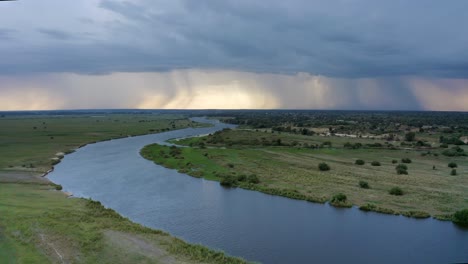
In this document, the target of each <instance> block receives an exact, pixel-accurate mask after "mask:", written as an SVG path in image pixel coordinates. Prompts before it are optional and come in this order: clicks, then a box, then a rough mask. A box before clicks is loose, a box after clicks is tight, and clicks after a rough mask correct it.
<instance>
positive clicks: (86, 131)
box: [0, 115, 245, 263]
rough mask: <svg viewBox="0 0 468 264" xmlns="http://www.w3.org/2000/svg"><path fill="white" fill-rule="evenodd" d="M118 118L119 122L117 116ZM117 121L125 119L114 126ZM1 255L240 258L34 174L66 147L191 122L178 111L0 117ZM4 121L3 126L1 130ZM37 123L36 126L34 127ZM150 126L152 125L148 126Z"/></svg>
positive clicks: (22, 259)
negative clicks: (67, 191)
mask: <svg viewBox="0 0 468 264" xmlns="http://www.w3.org/2000/svg"><path fill="white" fill-rule="evenodd" d="M116 120H119V121H116ZM119 124H124V125H119ZM0 126H1V127H2V131H1V132H0V141H1V142H2V143H3V144H2V146H1V147H0V150H1V152H2V154H3V153H5V155H2V157H1V159H0V165H2V167H0V259H2V260H7V261H8V263H48V262H51V263H154V262H158V263H245V261H244V260H241V259H239V258H234V257H229V256H227V255H225V254H224V253H222V252H219V251H214V250H211V249H208V248H206V247H203V246H200V245H192V244H188V243H186V242H184V241H182V240H180V239H178V238H174V237H171V236H170V235H169V234H167V233H164V232H162V231H159V230H154V229H150V228H146V227H144V226H141V225H139V224H136V223H133V222H131V221H130V220H128V219H127V218H124V217H122V216H120V215H119V214H117V213H116V212H115V211H113V210H111V209H107V208H105V207H103V206H102V205H101V204H100V203H99V202H95V201H91V200H87V199H81V198H73V199H70V198H67V194H65V193H63V192H61V191H58V190H57V189H60V188H57V186H56V185H55V184H53V183H51V182H50V181H48V180H47V179H46V178H43V177H41V175H43V173H45V172H47V171H49V170H50V169H51V168H52V167H53V164H56V163H57V162H58V161H59V160H60V158H61V157H62V155H58V156H57V155H56V154H57V153H60V152H62V153H66V152H68V153H71V151H70V150H72V149H75V148H78V147H80V146H83V145H85V144H86V143H93V142H97V141H103V140H109V139H111V138H116V137H119V136H121V134H122V133H125V136H127V133H126V132H127V131H125V128H128V129H129V130H128V132H132V133H128V135H132V134H133V133H134V134H135V135H139V134H147V133H150V132H158V131H169V130H173V129H180V128H184V127H191V126H197V124H194V123H192V122H191V121H189V120H188V119H186V118H184V117H180V116H178V117H175V116H173V115H171V116H164V115H162V116H154V115H146V116H145V115H118V116H116V115H105V116H103V117H101V118H91V117H83V116H78V117H43V116H42V117H40V118H37V117H27V118H26V117H12V118H5V119H2V120H0ZM3 128H5V129H3ZM38 130H40V131H38ZM150 130H152V131H150Z"/></svg>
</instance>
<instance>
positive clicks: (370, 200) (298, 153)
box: [141, 112, 468, 224]
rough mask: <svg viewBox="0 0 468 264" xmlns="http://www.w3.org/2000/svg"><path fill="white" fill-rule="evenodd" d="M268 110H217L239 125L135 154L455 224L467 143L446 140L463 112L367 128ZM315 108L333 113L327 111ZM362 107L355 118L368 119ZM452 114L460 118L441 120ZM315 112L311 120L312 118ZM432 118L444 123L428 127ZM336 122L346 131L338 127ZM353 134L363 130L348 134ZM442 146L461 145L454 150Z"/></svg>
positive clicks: (466, 185) (302, 194)
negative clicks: (288, 116) (450, 122)
mask: <svg viewBox="0 0 468 264" xmlns="http://www.w3.org/2000/svg"><path fill="white" fill-rule="evenodd" d="M268 113H269V115H266V114H265V112H260V113H257V114H256V113H252V114H251V115H250V116H249V119H248V120H244V118H246V116H247V114H245V112H244V113H242V114H238V115H236V114H235V113H234V114H233V113H231V114H233V116H231V117H226V116H223V117H220V116H218V117H217V118H221V119H223V120H225V121H226V122H229V123H235V124H241V127H240V128H239V129H235V130H230V129H226V130H223V131H220V132H217V133H214V134H212V135H208V136H205V137H196V138H187V139H181V140H172V141H171V142H172V143H176V144H178V145H184V146H186V147H168V146H161V145H150V146H147V147H145V148H144V149H143V150H142V152H141V154H142V155H143V156H144V157H145V158H147V159H150V160H153V161H155V163H157V164H161V165H163V166H165V167H168V168H173V169H177V170H179V171H180V172H183V173H187V174H189V175H192V176H195V177H203V178H205V179H209V180H217V181H220V182H221V184H222V185H223V186H233V187H236V186H238V187H241V188H245V189H251V190H257V191H260V192H264V193H268V194H273V195H281V196H286V197H289V198H293V199H301V200H307V201H312V202H321V203H323V202H326V201H329V202H331V204H332V205H335V206H345V207H348V206H351V205H357V206H359V207H360V209H362V210H364V211H377V212H381V213H387V214H401V215H404V216H408V217H416V218H426V217H429V216H434V217H435V218H438V219H441V220H454V221H455V222H458V223H460V224H462V221H456V220H455V218H454V214H455V213H456V212H462V211H463V210H464V209H466V208H468V196H467V195H468V173H467V172H468V171H467V169H468V159H467V158H466V155H465V153H466V152H465V150H466V149H467V146H465V145H464V143H461V142H460V141H458V140H454V139H453V138H457V139H458V138H460V137H461V136H462V135H463V133H466V132H467V131H468V130H466V124H464V123H463V122H461V121H460V120H461V119H457V118H455V117H452V116H449V118H446V119H442V118H440V120H439V117H438V114H437V115H436V117H437V118H436V119H434V120H432V121H431V120H430V119H429V118H428V117H425V116H424V117H423V118H422V120H423V121H425V122H430V124H431V128H425V130H424V129H422V127H426V126H425V125H424V124H423V123H419V121H421V120H416V121H413V122H417V123H418V125H420V126H421V127H412V126H411V123H410V122H409V120H410V118H408V119H403V120H404V121H406V122H407V123H408V125H405V127H404V129H402V130H400V129H401V128H399V127H397V126H395V127H393V126H392V127H391V128H388V127H386V128H385V129H382V130H379V131H380V134H372V133H371V132H372V131H374V132H375V130H372V125H371V126H367V125H366V124H365V123H363V122H361V123H360V124H359V126H361V127H360V128H359V127H358V124H357V123H355V122H354V119H353V118H352V117H353V115H351V114H350V115H349V116H347V115H346V114H343V113H342V114H340V116H339V118H342V119H344V120H345V121H344V122H343V121H340V122H337V121H336V120H334V119H330V120H329V123H327V122H322V123H320V124H318V125H317V124H316V125H317V126H307V127H306V125H305V124H306V123H307V122H309V121H308V119H306V118H302V119H300V121H301V122H303V123H302V124H297V123H294V122H291V121H289V120H291V119H289V120H288V121H286V120H282V117H281V115H283V114H284V115H286V114H287V113H285V112H279V113H276V112H274V113H270V112H268ZM291 115H292V114H291ZM320 115H321V116H325V117H323V119H326V120H328V119H329V118H330V116H327V114H326V113H320ZM330 115H331V116H332V117H333V116H334V113H331V114H330ZM364 115H365V114H359V115H358V117H359V118H362V119H363V120H365V116H364ZM368 115H371V114H368ZM389 115H390V114H389ZM397 115H398V114H397ZM455 115H456V116H457V114H455ZM265 116H267V117H265ZM385 116H387V114H385ZM390 116H391V115H390ZM257 117H258V119H256V118H257ZM457 117H458V116H457ZM246 119H247V118H246ZM450 119H454V120H456V122H460V123H459V124H457V126H451V127H450V126H449V127H447V128H445V125H446V123H445V122H446V121H447V120H450ZM255 120H256V121H257V122H259V123H263V125H258V123H255V122H254V121H255ZM293 120H294V119H293ZM313 120H315V119H312V121H310V123H313V122H316V121H313ZM369 120H371V121H373V122H375V124H374V126H377V128H378V126H379V124H380V126H383V125H384V124H386V126H389V124H387V123H386V121H384V120H380V121H375V120H374V119H372V118H370V119H369ZM428 120H429V121H428ZM441 120H443V121H441ZM466 120H467V119H465V121H464V122H465V123H466ZM321 121H323V120H321ZM438 121H440V122H444V125H440V126H435V125H434V124H435V122H438ZM379 122H380V123H379ZM347 124H350V125H349V126H347ZM307 125H311V124H307ZM268 126H270V127H268ZM390 126H391V124H390ZM400 126H402V125H400ZM359 129H360V130H359ZM386 129H388V130H391V131H387V130H386ZM338 130H339V131H341V132H346V133H349V134H347V136H344V135H342V134H339V133H338V132H339V131H338ZM337 134H338V135H337ZM357 134H359V135H360V136H353V135H357ZM447 138H448V139H450V140H447ZM452 143H454V144H452ZM447 149H448V150H452V149H453V151H454V152H457V153H459V154H458V155H451V154H452V153H451V152H449V153H448V152H447ZM454 163H456V164H457V168H458V171H457V173H455V174H454V173H451V170H452V169H451V168H452V167H453V166H454V165H453V164H454ZM447 164H450V165H447ZM250 175H254V176H255V179H256V180H255V183H253V182H250V181H248V180H246V179H248V177H249V176H250Z"/></svg>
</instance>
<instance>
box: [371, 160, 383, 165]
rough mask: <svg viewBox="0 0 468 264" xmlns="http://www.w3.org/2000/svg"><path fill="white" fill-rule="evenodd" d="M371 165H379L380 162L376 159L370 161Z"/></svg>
mask: <svg viewBox="0 0 468 264" xmlns="http://www.w3.org/2000/svg"><path fill="white" fill-rule="evenodd" d="M371 165H372V166H380V165H381V164H380V162H378V161H373V162H372V163H371Z"/></svg>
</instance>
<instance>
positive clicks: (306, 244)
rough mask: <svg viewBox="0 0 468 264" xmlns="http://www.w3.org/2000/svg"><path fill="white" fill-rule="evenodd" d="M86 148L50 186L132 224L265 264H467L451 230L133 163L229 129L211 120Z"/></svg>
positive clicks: (466, 253) (467, 252)
mask: <svg viewBox="0 0 468 264" xmlns="http://www.w3.org/2000/svg"><path fill="white" fill-rule="evenodd" d="M195 121H202V122H210V123H212V124H213V125H214V126H213V127H208V128H195V129H194V128H187V129H182V130H177V131H169V132H165V133H161V134H153V135H145V136H138V137H129V138H123V139H117V140H111V141H105V142H100V143H95V144H90V145H87V146H85V147H83V148H80V149H79V150H78V151H76V152H75V153H73V154H70V155H67V156H65V158H64V159H63V160H62V162H61V163H59V164H58V165H56V166H55V170H54V171H53V172H52V173H50V174H49V175H48V178H49V179H50V180H52V181H53V182H55V183H58V184H61V185H62V186H63V190H64V191H67V192H71V193H73V195H74V196H76V197H86V198H92V199H94V200H97V201H100V202H101V203H103V204H104V205H105V206H106V207H110V208H112V209H114V210H116V211H117V212H119V213H120V214H121V215H123V216H125V217H128V218H129V219H131V220H132V221H134V222H137V223H140V224H143V225H145V226H148V227H152V228H155V229H161V230H164V231H167V232H169V233H170V234H172V235H174V236H177V237H180V238H182V239H184V240H185V241H188V242H191V243H200V244H203V245H205V246H208V247H210V248H215V249H220V250H223V251H225V252H227V253H228V254H230V255H234V256H240V257H243V258H245V259H247V260H251V261H259V262H263V263H460V262H468V230H463V229H461V228H459V227H457V226H456V225H454V224H452V223H451V222H442V221H437V220H433V219H424V220H417V219H411V218H406V217H403V216H390V215H383V214H377V213H365V212H362V211H360V210H358V209H356V208H352V209H337V208H334V207H331V206H329V205H322V204H314V203H309V202H305V201H297V200H292V199H287V198H283V197H277V196H272V195H266V194H262V193H259V192H253V191H247V190H243V189H239V188H237V189H226V188H223V187H221V186H220V185H219V183H218V182H213V181H207V180H203V179H197V178H193V177H190V176H187V175H185V174H181V173H178V172H177V171H175V170H170V169H166V168H163V167H161V166H158V165H156V164H154V163H153V162H151V161H148V160H145V159H144V158H142V157H141V156H140V155H139V151H140V149H141V148H143V147H144V146H145V145H148V144H151V143H163V142H164V141H165V140H168V139H171V138H179V137H188V136H195V135H200V134H208V133H213V132H215V131H217V130H221V129H223V128H227V127H231V126H230V125H227V124H222V123H219V122H217V121H213V120H207V119H202V118H198V119H195Z"/></svg>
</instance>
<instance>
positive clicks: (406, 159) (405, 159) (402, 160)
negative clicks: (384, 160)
mask: <svg viewBox="0 0 468 264" xmlns="http://www.w3.org/2000/svg"><path fill="white" fill-rule="evenodd" d="M401 162H403V163H411V162H412V161H411V159H409V158H403V159H401Z"/></svg>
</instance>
